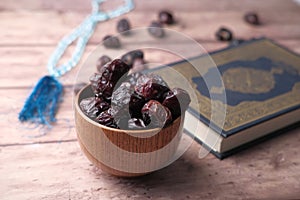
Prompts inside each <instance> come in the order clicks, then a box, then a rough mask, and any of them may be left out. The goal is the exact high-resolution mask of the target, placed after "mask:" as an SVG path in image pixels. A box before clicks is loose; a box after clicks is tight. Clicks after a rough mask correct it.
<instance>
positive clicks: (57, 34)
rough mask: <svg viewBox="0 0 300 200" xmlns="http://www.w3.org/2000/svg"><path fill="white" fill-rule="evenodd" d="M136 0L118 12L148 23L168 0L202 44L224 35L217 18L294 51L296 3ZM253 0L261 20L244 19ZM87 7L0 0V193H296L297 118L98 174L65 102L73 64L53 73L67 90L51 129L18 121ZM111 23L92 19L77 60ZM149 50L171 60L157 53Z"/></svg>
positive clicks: (299, 14) (299, 174)
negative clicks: (259, 136) (243, 140)
mask: <svg viewBox="0 0 300 200" xmlns="http://www.w3.org/2000/svg"><path fill="white" fill-rule="evenodd" d="M135 2H136V9H135V10H134V11H133V12H131V13H129V14H127V15H126V16H127V17H128V18H129V19H130V20H131V21H132V24H134V27H144V26H146V25H148V24H149V23H150V21H151V20H152V19H155V18H156V15H157V12H158V10H160V9H162V8H167V9H170V10H172V11H173V12H174V14H175V16H176V19H177V20H178V24H177V25H175V26H172V29H175V30H178V31H180V32H182V33H184V34H187V35H189V36H190V37H192V38H194V39H195V40H196V41H198V42H200V43H201V44H202V45H203V46H204V47H205V49H207V50H208V51H212V50H217V49H220V48H222V47H225V46H226V45H227V44H226V43H222V42H218V41H216V40H215V38H214V33H215V31H216V30H217V29H218V28H219V27H220V26H222V25H224V26H227V27H229V28H231V29H232V30H233V31H234V34H235V36H237V37H239V38H244V39H249V38H252V37H259V36H267V37H270V38H271V39H273V40H275V41H277V42H278V43H280V44H282V45H284V46H286V47H288V48H289V49H291V50H293V51H295V52H296V53H300V26H299V25H300V5H297V4H296V3H295V2H294V1H291V0H266V1H258V0H257V1H253V0H243V1H235V0H226V1H210V0H187V1H179V0H173V1H160V0H151V1H149V0H136V1H135ZM252 10H254V11H257V12H258V14H259V16H260V17H261V19H262V22H263V25H262V26H259V27H253V26H250V25H248V24H246V23H245V22H244V21H243V15H244V13H245V12H246V11H252ZM89 11H90V1H84V0H60V1H47V0H22V1H20V0H10V1H0V19H1V20H0V55H1V57H0V66H1V73H0V76H1V77H0V83H1V84H0V94H1V98H0V127H1V129H0V130H1V132H0V199H161V200H162V199H299V198H300V154H299V146H300V129H299V128H298V129H294V130H292V131H289V132H286V133H284V134H283V135H280V136H278V137H276V138H273V139H271V140H268V141H266V142H264V143H261V144H259V145H256V146H254V147H252V148H250V149H248V150H245V151H243V152H240V153H238V154H236V155H234V156H231V157H229V158H227V159H225V160H222V161H220V160H218V159H217V158H215V157H214V156H213V155H208V156H206V157H205V158H203V159H199V158H198V151H199V148H200V146H199V144H197V143H193V144H192V146H191V147H190V148H189V149H188V151H187V152H185V153H184V155H183V156H182V157H181V158H180V159H178V160H177V161H175V162H174V163H173V164H171V165H170V166H169V167H166V168H164V169H162V170H159V171H157V172H155V173H152V174H150V175H147V176H144V177H140V178H136V179H122V178H116V177H113V176H110V175H108V174H105V173H104V172H102V171H101V170H99V169H97V168H96V167H94V166H93V165H92V164H90V162H89V161H88V160H87V159H86V157H85V156H84V155H83V154H82V152H81V150H80V148H79V145H78V143H77V140H76V133H75V129H74V118H73V109H72V103H71V102H72V95H73V94H72V84H73V83H74V80H75V75H76V72H77V71H78V69H75V70H73V71H72V72H70V73H69V74H67V75H66V76H64V77H63V78H62V79H61V80H62V82H63V84H64V85H65V86H66V92H65V96H64V102H63V103H62V105H61V107H60V109H59V111H58V114H57V118H58V121H57V123H56V124H55V125H54V127H53V129H52V130H51V131H48V132H44V130H43V129H39V128H33V127H25V126H24V125H20V124H19V123H18V120H17V114H18V112H19V110H20V109H21V106H22V104H23V102H24V100H25V99H26V97H27V95H28V94H29V92H30V90H31V88H32V87H33V85H34V84H35V83H36V81H37V80H38V79H39V77H41V76H42V75H45V74H47V70H46V65H47V61H48V58H49V56H50V54H51V53H52V52H53V50H54V48H55V47H56V44H57V43H58V41H59V40H60V39H61V38H62V37H63V36H64V35H65V34H67V33H69V32H70V31H71V30H72V29H73V28H75V27H76V26H77V25H78V24H79V23H80V22H81V21H82V20H83V19H84V17H85V16H86V15H87V14H88V13H89ZM115 24H116V20H111V21H109V22H104V23H102V24H101V25H99V26H98V27H97V29H96V32H95V34H94V35H93V37H92V38H91V40H90V42H89V44H88V46H87V49H86V52H85V54H84V58H83V59H82V60H84V59H85V58H86V57H87V55H88V54H89V53H90V52H91V51H92V50H93V48H95V46H96V45H97V44H98V43H100V42H101V39H102V37H103V36H104V35H106V34H108V33H115ZM144 44H147V41H145V42H144ZM70 53H71V52H69V51H68V52H67V55H70ZM147 59H149V60H152V61H159V62H163V63H168V62H171V61H173V60H172V58H171V57H161V56H159V55H157V54H155V53H149V54H147ZM82 63H83V61H81V63H80V64H79V65H82Z"/></svg>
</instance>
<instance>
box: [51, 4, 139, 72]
mask: <svg viewBox="0 0 300 200" xmlns="http://www.w3.org/2000/svg"><path fill="white" fill-rule="evenodd" d="M124 1H125V4H124V5H122V6H120V7H118V8H117V9H115V10H112V11H109V12H103V11H101V10H99V9H100V5H101V4H102V3H103V2H105V0H92V13H91V14H90V15H89V16H87V18H86V19H85V20H84V21H83V22H82V23H81V24H80V25H79V26H78V27H77V28H76V29H74V30H73V32H71V33H70V34H69V35H67V36H65V37H64V38H63V39H62V40H61V41H60V42H59V43H58V45H57V48H56V50H55V51H54V52H53V54H52V56H51V57H50V59H49V61H48V65H47V68H48V71H49V73H50V75H51V76H54V77H60V76H62V75H64V74H65V73H67V72H68V71H70V70H71V69H72V68H73V67H75V66H76V65H77V64H78V62H79V60H80V58H81V56H82V54H83V52H84V50H85V47H86V44H87V42H88V40H89V38H90V37H91V35H92V34H93V32H94V29H95V26H96V25H97V23H98V22H100V21H106V20H108V19H111V18H115V17H118V16H120V15H122V14H125V13H127V12H129V11H131V10H132V9H133V8H134V4H133V1H132V0H124ZM75 40H77V44H76V47H75V50H74V52H73V54H72V56H71V58H70V60H68V61H67V62H65V63H64V64H62V65H61V66H58V67H55V66H56V65H57V63H58V61H59V60H60V58H61V57H62V56H63V54H64V52H65V51H66V49H67V48H68V46H70V45H71V44H72V43H73V42H74V41H75Z"/></svg>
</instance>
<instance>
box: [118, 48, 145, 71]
mask: <svg viewBox="0 0 300 200" xmlns="http://www.w3.org/2000/svg"><path fill="white" fill-rule="evenodd" d="M136 59H142V60H143V59H144V53H143V51H141V50H133V51H129V52H127V53H126V54H124V55H123V56H122V57H121V60H122V61H123V62H125V63H126V64H127V65H129V66H130V67H132V66H133V64H134V61H135V60H136Z"/></svg>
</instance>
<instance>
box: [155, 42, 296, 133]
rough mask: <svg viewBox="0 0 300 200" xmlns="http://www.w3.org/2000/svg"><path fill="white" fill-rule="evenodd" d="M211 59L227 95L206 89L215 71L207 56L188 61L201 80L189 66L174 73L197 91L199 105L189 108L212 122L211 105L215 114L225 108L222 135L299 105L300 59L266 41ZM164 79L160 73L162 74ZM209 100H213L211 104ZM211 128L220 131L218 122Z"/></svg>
mask: <svg viewBox="0 0 300 200" xmlns="http://www.w3.org/2000/svg"><path fill="white" fill-rule="evenodd" d="M282 55H284V56H282ZM211 57H212V59H213V61H214V62H215V63H216V65H217V66H218V70H219V72H220V74H221V77H222V80H223V83H224V86H225V90H222V88H220V87H219V86H218V85H215V86H214V85H211V86H210V87H209V88H208V86H207V85H206V83H205V76H208V77H211V75H212V74H210V73H213V72H212V70H211V69H213V67H212V66H210V64H208V63H209V62H207V61H206V59H207V57H205V56H204V57H198V58H195V59H193V61H192V63H193V65H194V66H196V67H197V68H198V69H200V70H201V76H199V72H198V71H197V70H196V69H195V68H194V67H193V66H192V65H191V64H189V63H188V62H180V63H178V64H175V65H174V66H172V68H173V69H175V70H176V71H178V72H179V73H181V74H182V75H183V76H184V77H188V79H189V80H188V81H189V83H190V84H191V85H192V87H193V88H194V90H195V91H197V92H196V95H197V98H198V102H199V105H195V103H192V105H191V107H192V108H193V109H194V110H200V114H201V115H202V116H204V117H205V118H206V119H208V120H210V119H211V114H212V113H211V107H212V103H213V104H214V106H216V107H217V108H218V107H219V108H224V104H225V105H226V118H225V124H224V126H223V130H224V131H225V132H229V131H231V130H234V129H237V128H239V127H242V126H245V125H247V124H248V125H249V124H251V123H254V124H255V123H257V121H258V120H262V119H264V118H268V117H270V116H272V115H276V113H278V112H282V111H283V110H285V109H289V108H292V107H293V106H297V105H299V104H300V58H299V57H298V56H297V55H295V54H293V53H291V52H289V51H287V50H285V49H283V48H281V47H279V46H277V45H276V44H274V43H273V42H271V41H270V40H268V39H260V40H257V41H254V42H251V43H250V44H247V45H245V46H243V45H241V46H239V47H237V48H229V49H225V50H223V51H220V52H217V53H214V54H212V55H211ZM163 73H164V72H163V70H160V74H163ZM166 73H169V72H166ZM174 81H176V80H174ZM171 84H172V83H171ZM222 92H226V102H224V100H223V99H222V98H221V96H224V94H222ZM211 94H214V95H213V96H214V97H216V98H214V99H211V98H210V96H211ZM218 95H220V98H218ZM198 106H199V107H200V108H199V109H198V108H197V107H198ZM217 110H218V109H217ZM217 112H224V110H222V109H220V110H219V111H217ZM221 114H222V113H220V116H221ZM214 123H215V124H216V125H217V126H219V127H222V120H221V119H220V121H218V119H216V120H215V121H214Z"/></svg>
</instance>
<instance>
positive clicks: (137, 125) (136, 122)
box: [128, 118, 146, 129]
mask: <svg viewBox="0 0 300 200" xmlns="http://www.w3.org/2000/svg"><path fill="white" fill-rule="evenodd" d="M145 127H146V126H145V124H144V121H143V120H141V119H137V118H131V119H129V120H128V128H129V129H144V128H145Z"/></svg>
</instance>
